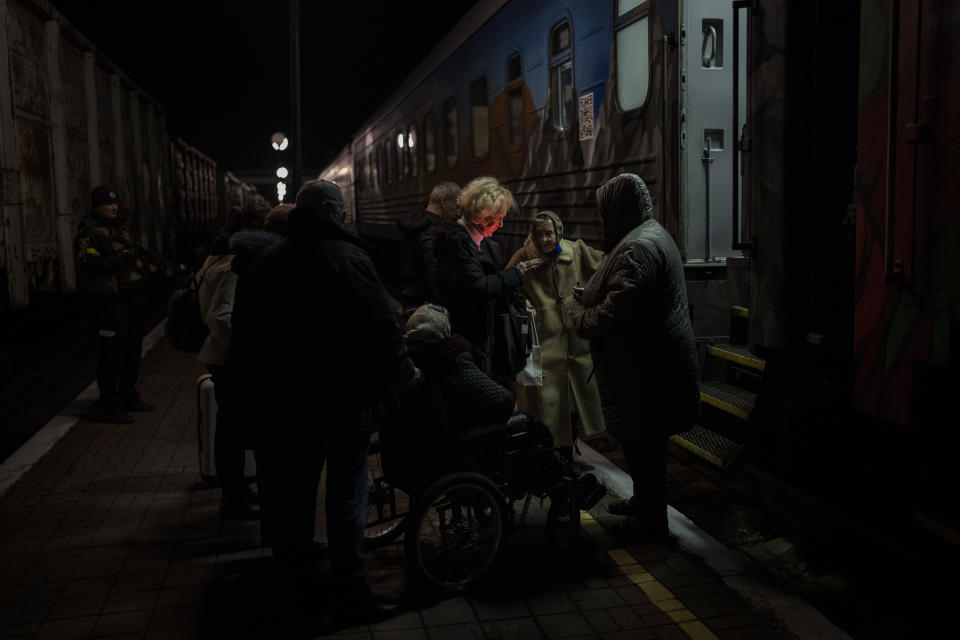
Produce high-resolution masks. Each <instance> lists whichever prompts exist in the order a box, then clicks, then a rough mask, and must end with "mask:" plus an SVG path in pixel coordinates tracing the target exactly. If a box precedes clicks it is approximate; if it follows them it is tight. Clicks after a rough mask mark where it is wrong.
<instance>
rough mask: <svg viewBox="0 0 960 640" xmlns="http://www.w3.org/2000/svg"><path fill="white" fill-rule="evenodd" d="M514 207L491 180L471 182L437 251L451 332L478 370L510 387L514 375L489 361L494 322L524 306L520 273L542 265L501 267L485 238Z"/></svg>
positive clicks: (538, 262)
mask: <svg viewBox="0 0 960 640" xmlns="http://www.w3.org/2000/svg"><path fill="white" fill-rule="evenodd" d="M514 204H515V203H514V200H513V195H512V194H511V193H510V191H508V190H507V189H506V188H505V187H503V186H502V185H501V184H500V183H499V182H498V181H497V180H496V178H491V177H482V178H476V179H475V180H472V181H471V182H470V184H468V185H467V186H466V188H465V189H464V190H463V191H462V192H461V193H460V196H459V197H458V198H457V207H458V208H459V210H460V219H459V220H458V223H459V225H458V226H459V228H452V229H450V230H449V231H448V232H447V233H445V234H444V236H443V239H442V243H441V245H440V246H441V251H440V253H439V264H440V280H439V285H440V287H439V288H440V299H441V304H443V306H444V307H446V308H447V309H448V310H449V311H450V319H451V323H452V326H453V333H456V334H458V335H461V336H463V337H464V338H466V339H467V340H469V341H470V344H471V345H472V347H473V355H474V360H475V361H476V362H477V364H478V365H479V366H480V368H481V370H483V372H484V373H486V374H488V375H489V376H490V377H492V378H493V379H494V380H496V381H497V382H498V383H499V384H501V385H503V386H505V387H512V386H513V384H514V377H515V375H516V373H517V372H516V371H512V370H510V369H509V365H508V363H506V362H504V361H502V360H503V358H495V357H494V353H495V348H496V347H497V346H498V345H497V344H496V342H495V338H494V334H495V324H494V323H495V319H496V316H497V314H498V313H506V312H507V310H508V309H509V308H510V307H511V306H514V307H516V308H519V309H523V308H524V304H523V302H522V299H521V297H520V294H519V290H520V285H521V284H523V278H524V274H525V273H526V272H527V271H529V270H530V269H534V268H536V267H538V266H540V265H541V264H542V263H543V261H542V260H540V259H533V260H526V261H523V262H520V263H518V264H517V265H516V266H515V267H510V268H507V269H504V268H503V264H504V261H503V254H502V252H501V250H500V245H498V244H497V243H496V242H494V241H493V240H492V239H491V236H492V235H493V234H494V233H495V232H496V231H497V229H499V228H500V227H502V226H503V219H504V218H505V217H506V215H507V212H508V211H509V210H510V209H511V208H512V207H513V206H514Z"/></svg>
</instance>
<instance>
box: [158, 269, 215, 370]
mask: <svg viewBox="0 0 960 640" xmlns="http://www.w3.org/2000/svg"><path fill="white" fill-rule="evenodd" d="M205 275H206V271H204V272H203V273H202V274H200V280H199V281H198V280H197V279H196V278H190V284H189V285H187V288H185V289H177V290H176V291H174V292H173V295H171V296H170V300H169V301H168V302H167V319H166V320H165V321H164V323H163V330H164V332H165V333H166V334H167V339H168V340H169V341H170V344H171V345H172V346H173V348H174V349H176V350H177V351H186V352H187V353H196V352H198V351H200V347H202V346H203V341H204V340H206V339H207V335H208V334H209V333H210V329H208V328H207V325H206V324H204V322H203V312H202V311H201V310H200V283H202V282H203V277H204V276H205Z"/></svg>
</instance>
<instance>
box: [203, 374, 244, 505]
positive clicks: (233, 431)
mask: <svg viewBox="0 0 960 640" xmlns="http://www.w3.org/2000/svg"><path fill="white" fill-rule="evenodd" d="M207 371H209V372H210V375H212V376H213V393H214V396H215V397H216V399H217V431H216V435H215V437H214V441H213V459H214V463H215V464H216V467H217V478H219V480H220V488H221V489H222V491H223V495H224V497H239V494H240V491H241V489H242V488H243V483H244V478H243V465H244V457H245V455H246V451H245V450H244V439H243V437H242V432H241V429H240V424H239V423H238V421H237V419H236V415H235V410H236V409H235V408H236V398H235V393H236V392H235V387H234V384H233V379H232V376H231V370H230V369H229V368H228V367H226V366H218V365H213V364H208V365H207Z"/></svg>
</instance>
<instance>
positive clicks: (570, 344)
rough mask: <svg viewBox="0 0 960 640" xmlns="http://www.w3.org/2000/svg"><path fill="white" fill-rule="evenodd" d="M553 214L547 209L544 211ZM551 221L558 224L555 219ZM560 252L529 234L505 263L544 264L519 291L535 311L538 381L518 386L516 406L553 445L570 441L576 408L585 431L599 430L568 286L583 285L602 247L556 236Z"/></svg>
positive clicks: (595, 396) (576, 306) (585, 346)
mask: <svg viewBox="0 0 960 640" xmlns="http://www.w3.org/2000/svg"><path fill="white" fill-rule="evenodd" d="M548 215H551V217H554V216H552V214H549V213H548ZM554 226H555V227H556V228H558V229H561V230H562V229H563V224H562V223H561V222H560V220H559V218H555V221H554ZM559 244H560V254H559V255H557V256H556V257H555V258H546V257H545V256H544V255H543V254H542V253H540V251H539V250H538V249H537V247H536V245H535V244H534V242H533V238H532V236H527V240H526V242H524V244H523V246H522V247H521V248H520V249H518V250H517V252H516V253H515V254H513V257H512V258H511V259H510V262H509V263H508V266H511V267H512V266H514V265H516V264H518V263H520V262H522V261H524V260H531V259H534V258H542V259H544V260H545V261H546V264H543V265H542V266H540V267H538V268H536V269H533V270H531V271H529V272H527V274H526V278H525V279H524V282H523V286H521V287H520V292H521V293H522V294H523V295H524V296H525V297H526V298H527V300H529V301H530V304H531V305H533V308H534V309H535V310H536V316H535V317H534V322H535V325H536V329H537V337H538V338H539V340H540V349H541V357H542V364H543V386H542V387H533V386H531V387H525V386H522V385H518V386H517V408H518V409H520V410H521V411H523V412H524V413H528V414H530V415H532V416H534V417H536V418H537V419H538V420H540V421H541V422H543V423H544V424H545V425H547V427H549V429H550V432H551V433H552V434H553V441H554V443H555V444H557V445H558V446H569V445H570V444H572V437H571V424H570V413H571V410H572V409H574V408H576V410H577V413H578V414H579V416H580V421H581V423H582V424H583V430H584V435H587V436H591V435H595V434H597V433H600V432H601V431H603V430H604V424H603V414H602V411H601V408H600V396H599V391H598V390H597V382H596V380H595V379H592V378H590V372H591V371H592V369H593V361H592V360H591V358H590V345H589V343H588V342H587V341H586V340H585V339H584V338H581V337H580V336H578V335H577V333H576V331H574V328H573V321H572V319H571V316H570V314H571V313H572V312H577V311H580V308H581V307H580V303H578V302H577V301H576V300H574V299H573V288H574V287H576V286H583V284H585V283H586V282H587V280H589V279H590V276H592V275H593V273H594V272H595V271H596V270H597V266H598V265H599V264H600V260H601V258H602V257H603V252H602V251H599V250H597V249H594V248H592V247H590V246H587V245H586V244H585V243H584V242H583V240H577V241H576V242H571V241H570V240H565V239H563V238H561V239H560V243H559Z"/></svg>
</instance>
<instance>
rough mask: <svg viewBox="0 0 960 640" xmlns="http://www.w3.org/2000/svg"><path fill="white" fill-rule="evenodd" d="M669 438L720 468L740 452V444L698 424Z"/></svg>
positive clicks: (725, 465)
mask: <svg viewBox="0 0 960 640" xmlns="http://www.w3.org/2000/svg"><path fill="white" fill-rule="evenodd" d="M670 440H671V441H672V442H674V443H675V444H677V445H679V446H681V447H683V448H684V449H686V450H687V451H690V452H691V453H693V454H695V455H697V456H699V457H701V458H703V459H704V460H706V461H707V462H709V463H711V464H713V465H716V466H717V467H720V468H721V469H724V468H726V467H727V466H729V465H730V463H731V462H733V460H734V458H736V456H737V453H739V452H740V445H739V444H737V443H736V442H734V441H733V440H731V439H729V438H726V437H724V436H722V435H720V434H719V433H716V432H714V431H711V430H710V429H707V428H705V427H701V426H699V425H697V426H695V427H694V428H693V429H690V430H689V431H684V432H683V433H678V434H676V435H674V436H670Z"/></svg>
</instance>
